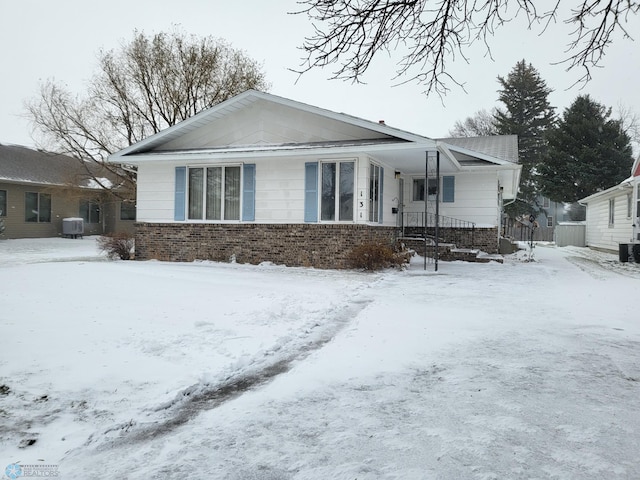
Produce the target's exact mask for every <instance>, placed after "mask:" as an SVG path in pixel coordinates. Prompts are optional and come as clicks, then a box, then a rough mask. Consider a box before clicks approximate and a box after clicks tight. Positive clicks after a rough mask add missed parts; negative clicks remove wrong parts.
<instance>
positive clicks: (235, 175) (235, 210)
mask: <svg viewBox="0 0 640 480" xmlns="http://www.w3.org/2000/svg"><path fill="white" fill-rule="evenodd" d="M240 181H241V179H240V167H239V166H224V167H207V168H204V167H201V168H189V174H188V188H189V194H188V199H189V206H188V214H189V220H240V195H241V192H242V189H241V183H240Z"/></svg>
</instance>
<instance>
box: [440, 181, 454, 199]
mask: <svg viewBox="0 0 640 480" xmlns="http://www.w3.org/2000/svg"><path fill="white" fill-rule="evenodd" d="M455 180H456V177H453V176H445V177H442V201H443V202H447V203H452V202H453V201H454V199H455Z"/></svg>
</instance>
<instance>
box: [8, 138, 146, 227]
mask: <svg viewBox="0 0 640 480" xmlns="http://www.w3.org/2000/svg"><path fill="white" fill-rule="evenodd" d="M132 207H133V210H132ZM69 217H73V218H82V219H83V220H84V235H100V234H103V233H107V232H114V231H128V232H133V224H134V222H135V206H134V204H133V203H132V204H130V205H128V204H125V205H123V204H122V202H120V201H118V200H113V199H109V198H108V196H107V195H105V192H104V190H103V189H102V188H101V187H100V186H99V185H97V184H96V182H95V180H93V179H91V178H90V175H89V174H88V173H87V170H86V169H85V167H83V166H82V165H81V164H79V162H78V160H77V159H75V158H71V157H68V156H65V155H59V154H54V153H48V152H43V151H39V150H33V149H31V148H27V147H24V146H19V145H2V144H0V218H1V219H2V220H3V222H4V232H3V233H2V234H1V235H0V238H38V237H56V236H61V235H62V223H63V222H62V220H63V218H69Z"/></svg>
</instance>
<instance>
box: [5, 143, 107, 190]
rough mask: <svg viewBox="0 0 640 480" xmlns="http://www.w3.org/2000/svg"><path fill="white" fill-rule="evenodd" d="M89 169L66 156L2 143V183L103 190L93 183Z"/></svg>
mask: <svg viewBox="0 0 640 480" xmlns="http://www.w3.org/2000/svg"><path fill="white" fill-rule="evenodd" d="M86 167H88V166H84V165H82V163H80V161H79V160H78V159H76V158H72V157H68V156H66V155H60V154H57V153H50V152H44V151H41V150H33V149H31V148H27V147H23V146H20V145H1V144H0V180H4V181H7V182H19V183H31V184H38V185H65V186H67V185H77V186H81V187H85V188H95V189H97V188H100V186H99V185H95V184H94V185H90V184H89V179H90V174H89V173H88V171H87V168H86Z"/></svg>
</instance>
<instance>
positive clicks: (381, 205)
mask: <svg viewBox="0 0 640 480" xmlns="http://www.w3.org/2000/svg"><path fill="white" fill-rule="evenodd" d="M383 192H384V168H382V167H380V191H379V192H378V223H382V212H384V202H383V200H382V199H383Z"/></svg>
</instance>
